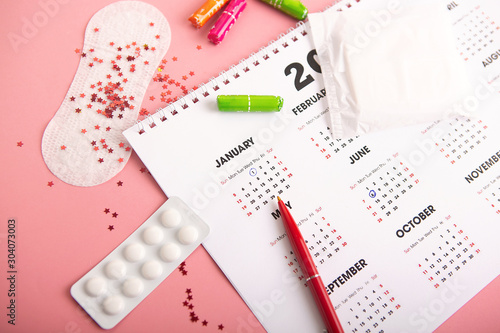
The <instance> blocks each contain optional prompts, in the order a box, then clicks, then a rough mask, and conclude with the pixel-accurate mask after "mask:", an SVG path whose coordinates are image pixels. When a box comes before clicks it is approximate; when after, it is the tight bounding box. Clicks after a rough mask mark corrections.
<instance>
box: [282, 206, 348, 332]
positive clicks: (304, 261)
mask: <svg viewBox="0 0 500 333" xmlns="http://www.w3.org/2000/svg"><path fill="white" fill-rule="evenodd" d="M278 208H279V210H280V213H281V218H282V219H283V224H284V226H285V230H286V234H287V235H288V239H289V240H290V243H291V244H292V249H293V253H295V256H296V257H297V260H298V261H299V265H300V268H301V269H302V273H304V276H305V277H306V282H307V285H308V286H309V288H310V289H311V292H312V294H313V297H314V300H315V301H316V305H317V306H318V309H319V311H320V313H321V317H322V318H323V321H324V322H325V325H326V328H327V330H328V333H344V330H343V329H342V326H341V325H340V321H339V318H338V317H337V314H336V313H335V310H334V308H333V305H332V302H331V301H330V297H329V296H328V293H327V292H326V289H325V285H324V284H323V280H321V277H320V276H319V273H318V269H317V268H316V265H315V264H314V261H313V259H312V256H311V253H309V249H308V248H307V244H306V242H305V241H304V238H303V237H302V234H301V233H300V230H299V227H298V226H297V224H296V223H295V220H294V219H293V217H292V215H291V214H290V211H289V210H288V208H287V207H286V206H285V203H284V202H283V201H282V200H281V198H280V197H278Z"/></svg>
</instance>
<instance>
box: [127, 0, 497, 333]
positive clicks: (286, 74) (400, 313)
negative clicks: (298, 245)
mask: <svg viewBox="0 0 500 333" xmlns="http://www.w3.org/2000/svg"><path fill="white" fill-rule="evenodd" d="M446 5H447V7H448V9H449V14H450V17H451V18H452V21H453V27H454V31H455V33H456V36H457V52H460V54H461V55H462V57H463V59H464V61H465V62H466V64H467V66H468V70H469V72H470V78H471V82H472V84H473V86H474V87H475V94H474V95H471V96H465V98H464V102H463V104H461V105H457V107H459V108H469V109H468V110H474V111H475V112H474V114H475V115H476V117H473V118H463V117H460V116H457V117H453V118H449V119H444V120H440V121H436V122H433V123H429V124H416V125H414V126H409V127H405V128H399V129H393V130H390V131H384V132H380V133H373V134H368V135H363V136H360V137H353V138H350V139H341V140H336V139H332V137H331V135H330V128H328V124H329V121H328V117H329V110H328V107H327V102H326V99H325V89H324V84H323V79H322V76H321V67H320V66H319V64H318V62H317V55H316V51H315V49H314V46H313V44H312V38H311V36H310V33H309V29H308V27H307V24H304V25H300V26H299V27H298V28H296V29H294V30H293V31H291V32H289V33H288V34H287V35H285V36H283V37H282V38H280V39H278V40H276V41H273V42H272V43H270V44H269V46H268V47H266V48H264V49H262V50H261V51H259V52H258V53H256V54H254V55H252V56H250V57H249V58H248V59H244V60H242V61H241V63H240V64H238V65H236V66H234V67H231V69H230V70H228V71H227V72H224V73H221V75H219V76H218V77H217V78H215V79H213V80H212V81H210V82H208V83H207V84H205V85H204V86H202V87H200V89H198V90H196V91H195V92H193V93H192V94H190V95H188V96H186V97H184V98H182V99H181V100H180V101H179V102H177V103H174V104H172V105H170V106H168V107H166V108H165V109H163V110H161V111H159V112H158V113H156V114H155V115H153V116H152V117H150V118H149V119H146V120H145V121H143V122H141V123H139V124H138V125H137V126H134V127H132V128H130V129H129V130H127V131H126V132H125V133H124V134H125V136H126V138H127V139H128V140H129V142H130V144H131V145H132V147H133V148H134V149H135V151H136V152H137V154H138V155H139V157H140V158H141V159H142V161H143V162H144V163H145V165H146V166H147V168H148V170H149V171H150V172H151V174H152V175H153V176H154V177H155V179H156V181H157V182H158V184H159V185H160V186H161V188H162V189H163V190H164V191H165V193H166V194H167V195H176V196H179V197H181V198H182V199H183V200H185V201H186V202H187V203H188V204H189V205H190V206H191V207H192V208H193V209H194V210H196V211H197V212H198V213H199V215H200V216H201V217H202V218H203V219H204V220H205V221H206V222H207V223H208V224H209V225H210V227H211V235H209V237H208V238H207V240H206V241H205V242H204V244H203V245H204V246H205V248H206V249H207V251H208V252H209V253H210V254H211V256H212V257H213V258H214V260H215V261H216V262H217V263H218V265H219V266H220V267H221V269H222V270H223V271H224V273H225V274H226V276H227V277H228V279H229V280H230V281H231V283H232V284H233V285H234V287H235V288H236V289H237V290H238V292H239V293H240V295H241V296H242V298H243V299H244V300H245V302H246V303H247V304H248V306H249V307H250V308H251V309H252V311H253V313H254V314H255V315H256V317H257V318H258V319H259V321H260V322H261V323H262V325H263V326H264V328H265V329H266V330H267V331H269V332H322V331H323V329H324V325H323V323H322V320H321V317H320V316H319V313H318V310H317V308H316V305H315V303H314V301H313V298H312V296H311V292H310V290H308V287H307V286H306V282H305V279H304V276H303V273H302V271H301V269H300V267H299V266H298V262H297V260H296V258H295V255H294V253H293V251H292V249H291V246H290V242H289V240H288V238H287V235H286V233H285V230H284V227H283V223H282V221H281V218H280V213H279V210H278V205H277V196H278V195H279V196H280V197H281V198H282V200H283V201H284V202H285V203H286V205H287V206H288V207H289V209H290V211H291V213H292V215H293V216H294V218H295V220H296V222H297V224H298V225H299V228H300V230H301V232H302V234H303V236H304V238H305V239H306V242H307V245H308V247H309V250H310V252H311V254H312V255H313V258H314V260H315V263H316V265H317V267H318V270H319V272H320V274H321V276H322V279H323V282H324V283H325V288H326V290H327V292H328V294H329V295H330V298H331V300H332V303H333V304H334V307H335V309H336V312H337V314H338V316H339V318H340V320H341V323H342V326H343V328H344V330H345V331H346V332H367V333H368V332H395V331H396V332H429V331H432V330H433V329H435V328H437V327H438V326H439V325H440V324H442V323H443V322H444V321H445V320H446V319H447V318H449V317H450V316H451V315H452V314H453V313H454V312H455V311H456V310H458V309H459V308H460V307H461V306H462V305H464V304H465V303H466V302H467V301H468V300H470V299H471V298H472V297H473V296H474V295H475V294H477V293H478V292H479V291H480V290H481V289H482V288H483V287H484V286H486V285H487V284H488V283H489V282H490V281H492V280H493V279H494V278H496V277H497V276H498V274H499V273H500V268H499V267H500V265H499V264H500V255H499V253H500V251H499V250H500V242H498V241H497V240H496V238H495V236H494V235H498V234H500V145H499V144H498V143H499V142H500V99H499V98H500V97H499V96H498V91H499V90H500V88H499V87H500V83H499V82H498V77H499V74H500V67H499V65H498V63H500V60H497V58H498V56H499V54H500V51H499V49H498V47H499V45H500V38H499V36H498V34H499V28H498V23H497V22H500V21H499V20H500V17H498V16H499V15H500V11H499V9H500V8H499V6H498V4H496V3H495V2H494V1H484V2H481V4H480V5H476V4H475V3H474V2H473V1H468V2H457V1H455V2H450V3H449V4H446ZM356 6H358V7H362V1H361V2H359V3H356V4H354V5H353V4H348V5H346V3H341V4H340V5H339V7H341V8H343V9H345V10H350V8H355V7H356ZM495 15H496V17H495ZM497 53H498V54H497ZM222 94H255V95H259V94H260V95H279V96H282V97H283V98H284V106H283V109H282V110H281V111H280V112H277V113H250V112H249V113H221V112H219V111H218V109H217V102H216V97H217V95H222ZM207 283H209V281H207ZM207 287H209V285H208V284H207ZM249 327H250V328H251V327H252V322H251V321H250V320H246V318H242V319H241V330H242V331H245V330H248V328H249Z"/></svg>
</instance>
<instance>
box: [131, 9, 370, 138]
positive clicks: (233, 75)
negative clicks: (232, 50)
mask: <svg viewBox="0 0 500 333" xmlns="http://www.w3.org/2000/svg"><path fill="white" fill-rule="evenodd" d="M360 1H361V0H350V1H345V3H343V4H342V6H339V5H340V4H341V3H342V2H343V0H339V1H336V2H334V3H333V4H332V5H330V6H327V7H325V8H324V9H323V11H326V10H328V9H330V8H333V7H336V6H339V8H337V10H339V11H341V10H342V7H344V6H345V8H351V7H352V3H358V2H360ZM305 21H306V22H307V19H306V20H305ZM307 35H308V31H307V27H306V24H305V23H304V21H299V22H298V23H297V24H296V25H295V27H291V28H289V29H288V30H287V32H286V33H281V34H280V35H279V36H278V37H277V38H276V39H275V40H271V41H270V42H269V43H268V45H267V46H263V47H261V48H260V49H259V50H258V51H257V52H256V53H251V54H250V55H249V56H248V58H244V59H242V60H240V62H239V63H238V64H237V65H231V66H230V67H229V69H228V70H227V71H221V72H220V73H219V75H218V76H217V77H211V78H210V79H209V80H208V82H206V83H202V84H200V85H199V86H198V88H197V89H196V90H191V91H189V92H188V93H187V94H186V95H184V96H181V97H179V98H178V99H177V100H176V101H175V102H173V103H170V104H169V105H167V106H166V107H164V108H162V109H160V110H158V111H156V112H155V113H154V114H152V115H150V116H148V117H146V118H145V119H143V120H142V121H137V122H136V126H137V130H138V133H139V134H141V135H142V134H144V133H147V131H148V130H151V129H153V128H155V127H157V124H158V123H160V122H165V121H167V120H168V118H167V115H166V111H165V110H170V112H169V113H170V114H171V115H172V116H175V115H176V114H178V113H179V112H178V110H181V109H182V110H185V109H188V108H189V107H190V104H192V105H194V104H196V103H198V102H199V101H200V99H201V98H206V97H208V96H210V95H211V93H213V92H216V91H217V90H219V89H220V87H221V84H222V85H224V86H225V85H228V84H230V83H231V81H232V80H236V79H238V78H239V77H241V75H243V74H244V73H246V72H249V71H251V70H252V68H255V67H258V66H259V65H260V64H261V62H262V61H267V60H269V59H270V58H271V57H272V56H273V55H274V54H278V53H279V52H280V51H281V50H282V49H285V48H287V47H288V46H289V45H290V44H292V43H294V42H296V41H298V40H299V38H301V37H303V36H307ZM228 72H229V73H228ZM176 105H177V106H178V107H177V108H176ZM144 123H146V126H144Z"/></svg>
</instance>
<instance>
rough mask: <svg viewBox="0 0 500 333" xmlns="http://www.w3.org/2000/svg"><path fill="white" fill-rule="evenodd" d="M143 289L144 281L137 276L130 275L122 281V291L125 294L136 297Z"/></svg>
mask: <svg viewBox="0 0 500 333" xmlns="http://www.w3.org/2000/svg"><path fill="white" fill-rule="evenodd" d="M143 290H144V283H143V282H142V280H141V279H139V278H138V277H132V278H130V279H127V280H126V281H125V282H123V285H122V291H123V294H124V295H125V296H128V297H137V296H139V295H140V294H141V293H142V291H143Z"/></svg>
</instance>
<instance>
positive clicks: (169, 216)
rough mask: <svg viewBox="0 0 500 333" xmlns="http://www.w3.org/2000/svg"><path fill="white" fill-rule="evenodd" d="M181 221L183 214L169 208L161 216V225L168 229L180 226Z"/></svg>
mask: <svg viewBox="0 0 500 333" xmlns="http://www.w3.org/2000/svg"><path fill="white" fill-rule="evenodd" d="M181 220H182V216H181V214H180V213H179V212H178V211H177V210H176V209H173V208H169V209H167V210H166V211H164V212H163V213H162V214H161V223H162V224H163V225H164V226H165V227H167V228H173V227H176V226H178V225H179V223H181Z"/></svg>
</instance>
